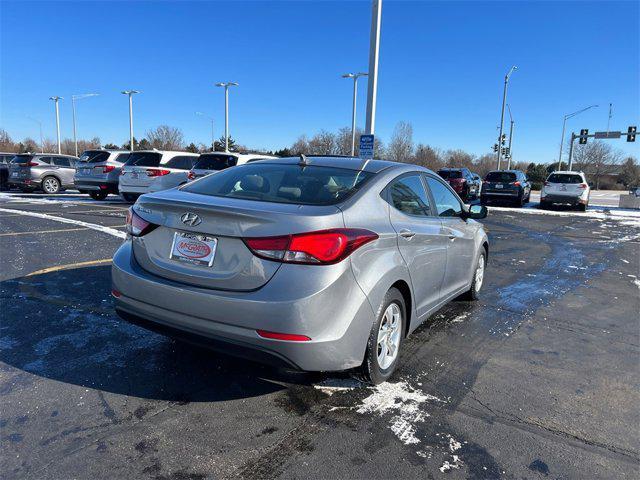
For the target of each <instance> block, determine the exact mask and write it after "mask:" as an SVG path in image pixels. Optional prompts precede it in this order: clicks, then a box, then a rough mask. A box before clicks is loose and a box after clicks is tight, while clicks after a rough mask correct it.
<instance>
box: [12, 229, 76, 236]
mask: <svg viewBox="0 0 640 480" xmlns="http://www.w3.org/2000/svg"><path fill="white" fill-rule="evenodd" d="M80 230H89V229H88V228H87V227H81V228H59V229H57V230H38V231H35V232H7V233H0V237H13V236H15V235H37V234H39V233H62V232H78V231H80Z"/></svg>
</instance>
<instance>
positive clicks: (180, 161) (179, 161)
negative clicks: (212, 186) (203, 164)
mask: <svg viewBox="0 0 640 480" xmlns="http://www.w3.org/2000/svg"><path fill="white" fill-rule="evenodd" d="M197 159H198V157H192V156H190V155H178V156H177V157H173V158H172V159H171V160H169V161H168V162H167V163H165V165H164V166H165V167H167V168H175V169H176V170H191V169H192V168H193V164H194V161H195V160H197Z"/></svg>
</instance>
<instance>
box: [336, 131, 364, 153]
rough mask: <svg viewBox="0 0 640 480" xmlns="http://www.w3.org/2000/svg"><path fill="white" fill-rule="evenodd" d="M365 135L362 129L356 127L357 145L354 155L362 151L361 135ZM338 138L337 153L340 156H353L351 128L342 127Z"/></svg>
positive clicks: (337, 135)
mask: <svg viewBox="0 0 640 480" xmlns="http://www.w3.org/2000/svg"><path fill="white" fill-rule="evenodd" d="M362 134H363V131H362V129H361V128H359V127H356V145H355V147H356V148H355V149H354V155H356V156H357V155H358V152H359V151H360V135H362ZM335 138H336V153H337V154H338V155H351V127H342V128H341V129H340V130H338V133H337V134H336V136H335Z"/></svg>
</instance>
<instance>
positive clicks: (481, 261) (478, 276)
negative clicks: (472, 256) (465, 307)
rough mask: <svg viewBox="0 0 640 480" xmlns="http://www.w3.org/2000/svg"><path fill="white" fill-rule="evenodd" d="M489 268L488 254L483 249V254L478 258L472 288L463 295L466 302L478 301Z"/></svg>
mask: <svg viewBox="0 0 640 480" xmlns="http://www.w3.org/2000/svg"><path fill="white" fill-rule="evenodd" d="M486 266H487V254H486V252H485V251H484V249H482V253H480V255H479V256H478V263H476V270H475V272H474V273H473V280H472V281H471V288H470V289H469V290H468V291H467V292H465V293H464V294H463V295H462V298H463V299H464V300H477V299H478V292H480V289H481V288H482V284H483V282H484V271H485V268H486Z"/></svg>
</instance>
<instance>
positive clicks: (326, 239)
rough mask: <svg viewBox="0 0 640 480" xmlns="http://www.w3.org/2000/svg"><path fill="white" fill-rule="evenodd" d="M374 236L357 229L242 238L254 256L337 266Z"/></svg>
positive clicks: (374, 236)
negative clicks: (335, 264) (336, 264)
mask: <svg viewBox="0 0 640 480" xmlns="http://www.w3.org/2000/svg"><path fill="white" fill-rule="evenodd" d="M377 238H378V235H377V234H375V233H374V232H371V231H369V230H364V229H360V228H336V229H332V230H320V231H317V232H309V233H296V234H295V235H284V236H279V237H263V238H245V239H244V242H245V244H246V245H247V247H249V249H251V251H252V252H253V253H254V255H256V256H258V257H261V258H266V259H268V260H275V261H280V262H284V263H302V264H307V265H327V264H332V263H338V262H340V261H342V260H344V259H345V258H346V257H348V256H349V255H350V254H351V253H352V252H354V251H355V250H357V249H358V248H360V247H361V246H362V245H364V244H366V243H369V242H371V241H373V240H376V239H377Z"/></svg>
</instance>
